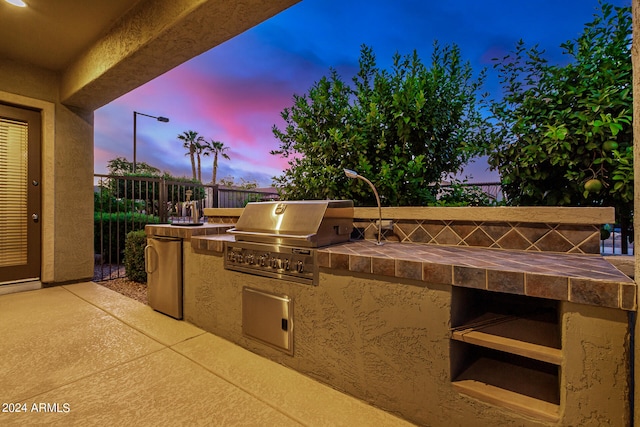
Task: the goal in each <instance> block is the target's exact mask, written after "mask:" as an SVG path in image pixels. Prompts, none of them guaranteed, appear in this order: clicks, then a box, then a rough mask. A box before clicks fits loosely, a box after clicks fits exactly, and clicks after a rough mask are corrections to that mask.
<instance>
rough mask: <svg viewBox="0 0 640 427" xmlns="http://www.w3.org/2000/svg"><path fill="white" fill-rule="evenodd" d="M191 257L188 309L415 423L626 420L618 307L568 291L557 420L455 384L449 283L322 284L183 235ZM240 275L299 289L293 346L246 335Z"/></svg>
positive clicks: (326, 280) (623, 338) (202, 321)
mask: <svg viewBox="0 0 640 427" xmlns="http://www.w3.org/2000/svg"><path fill="white" fill-rule="evenodd" d="M184 262H185V269H184V275H185V289H184V316H185V320H187V321H189V322H191V323H194V324H196V325H198V326H200V327H202V328H203V329H205V330H208V331H211V332H213V333H215V334H216V335H219V336H221V337H223V338H226V339H228V340H230V341H233V342H235V343H237V344H239V345H241V346H243V347H245V348H248V349H250V350H251V351H254V352H256V353H258V354H261V355H263V356H265V357H268V358H270V359H273V360H276V361H278V362H279V363H282V364H284V365H287V366H289V367H291V368H293V369H296V370H298V371H300V372H302V373H304V374H306V375H309V376H310V377H313V378H315V379H317V380H320V381H322V382H324V383H327V384H329V385H331V386H332V387H335V388H337V389H339V390H342V391H345V392H347V393H349V394H351V395H353V396H356V397H358V398H361V399H363V400H366V401H368V402H370V403H372V404H373V405H376V406H379V407H382V408H384V409H385V410H388V411H390V412H394V413H397V414H399V415H400V416H402V417H404V418H407V419H409V420H411V421H413V422H416V423H418V424H422V425H437V426H477V425H492V426H513V425H519V426H538V425H598V423H600V425H602V423H605V424H606V422H610V423H611V425H625V424H627V421H628V418H629V412H628V409H629V406H628V390H629V389H628V383H627V380H626V379H627V378H628V374H629V369H628V368H629V367H628V357H629V354H628V351H627V347H626V346H627V345H628V330H627V317H626V312H624V311H622V310H616V309H607V308H600V307H587V306H583V305H578V304H571V303H563V305H562V307H561V319H562V321H561V326H560V327H561V328H562V330H563V332H562V335H563V336H564V337H565V339H564V342H563V348H564V350H563V351H564V354H565V360H564V362H563V365H562V367H561V370H562V371H563V372H564V374H562V376H561V378H563V380H562V384H561V392H560V394H561V410H560V413H561V420H560V422H558V423H553V422H544V421H540V420H535V419H532V418H529V417H527V416H525V415H522V414H520V413H518V412H515V411H511V410H508V409H504V408H501V407H497V406H493V405H491V404H488V403H485V402H481V401H479V400H476V399H473V398H470V397H468V396H465V395H463V394H461V393H458V392H457V391H456V390H454V388H453V387H452V385H451V374H450V331H449V327H450V310H451V298H452V288H451V287H449V286H440V285H432V284H426V286H422V285H421V284H420V283H419V282H415V281H409V280H402V279H389V281H387V280H380V279H378V278H376V277H375V276H373V275H351V274H344V275H343V274H335V273H334V272H332V271H330V270H323V271H322V272H321V273H320V276H319V284H318V286H309V285H300V284H297V283H292V282H286V281H280V280H276V279H270V278H263V277H257V276H253V275H248V274H243V273H238V272H233V271H227V270H224V268H223V260H222V257H221V256H216V255H211V254H205V253H196V252H194V251H193V249H192V248H191V245H189V244H188V243H187V244H185V245H184ZM423 285H424V283H423ZM245 286H247V287H250V288H254V289H258V290H262V291H266V292H270V293H275V294H285V295H288V296H289V297H291V298H292V299H293V301H294V307H293V311H294V320H293V322H294V328H293V331H294V356H289V355H287V354H285V353H283V352H281V351H278V350H275V349H273V348H270V347H268V346H266V345H264V344H262V343H259V342H257V341H255V340H252V339H249V338H246V337H244V336H242V325H241V324H242V288H243V287H245ZM310 398H312V397H310ZM586 408H588V410H587V409H586Z"/></svg>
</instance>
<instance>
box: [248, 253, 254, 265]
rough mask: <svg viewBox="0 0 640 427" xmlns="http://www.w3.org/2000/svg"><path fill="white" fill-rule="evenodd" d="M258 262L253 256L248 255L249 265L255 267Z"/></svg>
mask: <svg viewBox="0 0 640 427" xmlns="http://www.w3.org/2000/svg"><path fill="white" fill-rule="evenodd" d="M255 262H256V260H255V257H254V256H253V255H247V264H249V265H253V264H255Z"/></svg>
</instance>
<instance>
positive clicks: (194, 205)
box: [188, 200, 200, 224]
mask: <svg viewBox="0 0 640 427" xmlns="http://www.w3.org/2000/svg"><path fill="white" fill-rule="evenodd" d="M188 205H189V206H191V222H193V223H194V224H198V223H199V222H200V215H199V212H198V202H196V201H195V200H192V201H190V202H188Z"/></svg>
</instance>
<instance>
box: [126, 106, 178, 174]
mask: <svg viewBox="0 0 640 427" xmlns="http://www.w3.org/2000/svg"><path fill="white" fill-rule="evenodd" d="M138 115H140V116H145V117H151V118H152V119H156V120H157V121H159V122H162V123H168V122H169V119H168V118H166V117H162V116H150V115H149V114H144V113H139V112H137V111H134V112H133V173H136V140H137V136H136V133H137V131H138V124H137V121H136V117H137V116H138Z"/></svg>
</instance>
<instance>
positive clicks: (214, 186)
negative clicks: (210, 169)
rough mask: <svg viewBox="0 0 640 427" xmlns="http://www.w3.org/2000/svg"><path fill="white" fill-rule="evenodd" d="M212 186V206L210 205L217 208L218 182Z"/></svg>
mask: <svg viewBox="0 0 640 427" xmlns="http://www.w3.org/2000/svg"><path fill="white" fill-rule="evenodd" d="M212 188H213V206H212V207H213V208H219V207H220V206H218V205H219V200H218V197H219V194H218V184H214V185H213V187H212Z"/></svg>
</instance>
